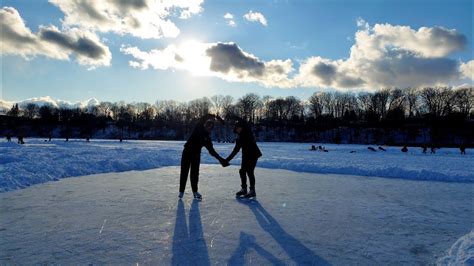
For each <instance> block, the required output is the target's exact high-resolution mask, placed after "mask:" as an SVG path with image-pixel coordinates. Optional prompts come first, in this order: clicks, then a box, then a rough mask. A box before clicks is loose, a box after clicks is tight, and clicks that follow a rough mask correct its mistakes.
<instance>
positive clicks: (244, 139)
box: [225, 118, 262, 192]
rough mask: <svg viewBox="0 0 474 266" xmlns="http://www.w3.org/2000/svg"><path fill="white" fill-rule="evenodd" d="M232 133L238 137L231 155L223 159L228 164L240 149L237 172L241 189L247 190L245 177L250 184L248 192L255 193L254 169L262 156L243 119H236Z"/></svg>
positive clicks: (250, 130)
mask: <svg viewBox="0 0 474 266" xmlns="http://www.w3.org/2000/svg"><path fill="white" fill-rule="evenodd" d="M234 133H235V134H237V135H238V137H237V139H236V140H235V147H234V150H232V152H231V154H230V155H229V156H228V157H227V158H226V159H225V161H226V162H227V163H229V162H230V161H231V160H232V159H233V158H234V157H235V155H237V153H239V151H240V149H241V148H242V163H241V167H240V170H239V175H240V181H241V187H242V189H245V190H246V189H247V176H248V178H249V182H250V191H254V192H255V173H254V171H255V167H256V166H257V161H258V158H260V157H261V156H262V152H261V151H260V149H259V148H258V146H257V142H256V140H255V137H254V135H253V132H252V129H251V127H250V125H249V124H248V123H247V122H246V121H245V120H243V119H240V118H237V123H235V126H234Z"/></svg>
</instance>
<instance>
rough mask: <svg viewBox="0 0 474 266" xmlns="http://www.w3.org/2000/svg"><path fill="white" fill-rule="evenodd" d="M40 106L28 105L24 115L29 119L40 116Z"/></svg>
mask: <svg viewBox="0 0 474 266" xmlns="http://www.w3.org/2000/svg"><path fill="white" fill-rule="evenodd" d="M38 110H39V108H38V106H37V105H36V104H34V103H28V104H27V105H26V107H25V110H24V111H23V115H24V116H25V117H27V118H29V119H33V118H35V117H36V116H37V115H38Z"/></svg>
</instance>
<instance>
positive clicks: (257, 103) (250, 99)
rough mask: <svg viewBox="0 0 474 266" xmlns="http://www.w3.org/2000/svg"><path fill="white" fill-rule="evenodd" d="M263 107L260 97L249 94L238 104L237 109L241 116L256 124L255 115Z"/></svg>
mask: <svg viewBox="0 0 474 266" xmlns="http://www.w3.org/2000/svg"><path fill="white" fill-rule="evenodd" d="M262 106H263V103H262V100H261V99H260V96H258V95H257V94H255V93H248V94H246V95H244V96H242V98H240V99H239V100H238V102H237V108H238V109H239V112H240V113H241V116H242V117H244V118H246V119H248V120H249V121H250V122H255V113H256V111H257V109H258V108H261V107H262Z"/></svg>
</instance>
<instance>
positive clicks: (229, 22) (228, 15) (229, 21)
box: [224, 12, 237, 27]
mask: <svg viewBox="0 0 474 266" xmlns="http://www.w3.org/2000/svg"><path fill="white" fill-rule="evenodd" d="M224 19H225V20H226V22H227V25H229V26H231V27H236V26H237V24H236V23H235V20H234V15H232V14H231V13H228V12H227V13H225V15H224Z"/></svg>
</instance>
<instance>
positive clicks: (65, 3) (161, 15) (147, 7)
mask: <svg viewBox="0 0 474 266" xmlns="http://www.w3.org/2000/svg"><path fill="white" fill-rule="evenodd" d="M203 1H204V0H100V1H91V0H49V2H50V3H52V4H54V5H56V6H58V7H59V9H61V11H62V12H63V13H64V14H65V17H64V20H63V23H64V24H65V25H66V26H78V27H80V28H86V29H89V30H93V31H99V32H114V33H118V34H130V35H133V36H135V37H139V38H143V39H159V38H163V37H167V38H175V37H176V36H178V34H179V33H180V30H179V29H178V27H177V26H176V25H175V23H174V22H172V21H171V20H170V18H173V17H179V18H181V19H187V18H189V17H191V16H192V15H194V14H198V13H200V12H201V11H202V10H203V9H202V7H201V4H202V3H203Z"/></svg>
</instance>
